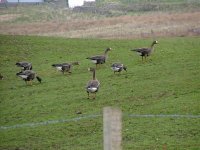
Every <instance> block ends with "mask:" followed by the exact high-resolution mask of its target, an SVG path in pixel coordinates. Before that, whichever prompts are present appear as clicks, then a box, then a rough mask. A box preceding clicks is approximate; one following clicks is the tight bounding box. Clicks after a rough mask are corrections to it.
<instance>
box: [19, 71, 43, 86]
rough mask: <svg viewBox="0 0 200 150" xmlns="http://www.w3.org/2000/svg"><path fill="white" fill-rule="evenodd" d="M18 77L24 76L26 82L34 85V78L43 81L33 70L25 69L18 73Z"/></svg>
mask: <svg viewBox="0 0 200 150" xmlns="http://www.w3.org/2000/svg"><path fill="white" fill-rule="evenodd" d="M16 75H17V76H18V77H20V78H22V79H23V80H24V81H25V82H26V84H27V85H28V83H30V84H31V85H32V80H34V79H35V78H36V79H37V80H38V81H39V82H40V83H41V82H42V79H41V78H40V77H39V76H38V75H37V74H36V73H35V72H34V71H32V70H24V71H21V72H19V73H17V74H16Z"/></svg>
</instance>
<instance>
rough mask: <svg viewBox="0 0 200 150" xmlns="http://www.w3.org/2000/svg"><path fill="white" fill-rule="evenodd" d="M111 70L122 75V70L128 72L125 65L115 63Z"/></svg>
mask: <svg viewBox="0 0 200 150" xmlns="http://www.w3.org/2000/svg"><path fill="white" fill-rule="evenodd" d="M111 69H112V70H113V71H114V73H115V72H119V73H120V72H121V71H122V70H125V71H127V67H126V66H124V64H122V63H113V64H112V65H111Z"/></svg>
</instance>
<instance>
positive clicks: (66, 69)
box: [52, 61, 79, 74]
mask: <svg viewBox="0 0 200 150" xmlns="http://www.w3.org/2000/svg"><path fill="white" fill-rule="evenodd" d="M73 65H79V62H77V61H75V62H71V63H62V64H52V67H55V68H56V69H57V70H58V71H61V72H62V73H63V74H64V73H65V72H68V73H71V69H72V66H73Z"/></svg>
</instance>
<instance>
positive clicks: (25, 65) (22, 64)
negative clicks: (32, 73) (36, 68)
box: [15, 61, 33, 70]
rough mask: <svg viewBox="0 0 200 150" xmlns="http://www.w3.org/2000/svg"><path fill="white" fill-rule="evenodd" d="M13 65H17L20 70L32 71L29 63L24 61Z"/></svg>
mask: <svg viewBox="0 0 200 150" xmlns="http://www.w3.org/2000/svg"><path fill="white" fill-rule="evenodd" d="M15 65H17V67H21V68H22V70H32V69H33V67H32V64H31V63H30V62H26V61H21V62H17V63H16V64H15Z"/></svg>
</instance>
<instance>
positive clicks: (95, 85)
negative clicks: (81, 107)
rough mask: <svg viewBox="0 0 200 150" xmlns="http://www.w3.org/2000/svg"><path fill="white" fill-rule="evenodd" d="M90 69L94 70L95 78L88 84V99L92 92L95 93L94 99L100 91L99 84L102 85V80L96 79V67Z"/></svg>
mask: <svg viewBox="0 0 200 150" xmlns="http://www.w3.org/2000/svg"><path fill="white" fill-rule="evenodd" d="M88 71H91V72H93V78H92V80H90V81H89V82H88V84H87V86H86V91H87V93H88V99H89V98H90V93H93V94H94V97H93V99H95V98H96V93H97V92H98V90H99V85H100V82H99V81H98V80H97V79H96V74H95V73H96V71H95V69H94V68H89V69H88Z"/></svg>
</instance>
